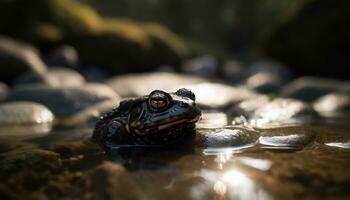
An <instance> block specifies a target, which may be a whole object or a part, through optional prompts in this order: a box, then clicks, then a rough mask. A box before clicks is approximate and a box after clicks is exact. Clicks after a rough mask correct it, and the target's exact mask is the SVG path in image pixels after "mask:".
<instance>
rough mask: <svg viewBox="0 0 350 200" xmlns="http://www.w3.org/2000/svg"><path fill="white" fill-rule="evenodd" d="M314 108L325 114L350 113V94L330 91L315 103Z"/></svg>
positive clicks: (339, 114) (338, 114)
mask: <svg viewBox="0 0 350 200" xmlns="http://www.w3.org/2000/svg"><path fill="white" fill-rule="evenodd" d="M313 107H314V109H315V110H316V111H317V112H318V113H320V114H321V115H324V116H341V115H350V94H345V93H330V94H327V95H325V96H322V97H320V98H318V99H316V101H315V102H314V103H313Z"/></svg>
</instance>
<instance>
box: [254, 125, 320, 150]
mask: <svg viewBox="0 0 350 200" xmlns="http://www.w3.org/2000/svg"><path fill="white" fill-rule="evenodd" d="M259 133H260V137H259V143H260V144H261V145H264V146H265V147H277V148H278V147H280V148H283V147H290V148H303V147H305V146H306V145H308V144H309V143H310V142H312V141H313V140H314V138H315V132H314V131H312V130H310V129H307V128H301V127H283V128H274V129H262V130H261V131H259Z"/></svg>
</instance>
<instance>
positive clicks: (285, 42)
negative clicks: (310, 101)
mask: <svg viewBox="0 0 350 200" xmlns="http://www.w3.org/2000/svg"><path fill="white" fill-rule="evenodd" d="M299 2H300V3H299V4H301V5H303V6H301V9H295V10H296V11H295V12H294V13H293V12H288V13H287V14H289V15H290V16H291V17H287V16H285V17H286V18H289V20H287V22H285V23H282V25H281V26H280V27H279V28H277V30H276V31H275V32H274V33H273V34H272V36H271V37H270V39H269V41H268V42H267V44H266V45H265V52H267V54H268V55H269V56H271V57H273V58H275V59H277V60H279V61H281V62H283V63H285V64H287V65H288V66H289V67H291V68H292V69H294V70H296V71H297V72H299V73H300V74H304V75H322V76H333V77H341V78H349V77H350V74H349V73H344V71H347V68H348V66H349V65H350V57H349V56H348V55H349V52H350V37H349V35H350V26H349V21H350V12H349V10H350V2H349V1H347V0H339V1H332V0H312V1H299ZM301 2H309V3H301ZM291 13H293V14H291Z"/></svg>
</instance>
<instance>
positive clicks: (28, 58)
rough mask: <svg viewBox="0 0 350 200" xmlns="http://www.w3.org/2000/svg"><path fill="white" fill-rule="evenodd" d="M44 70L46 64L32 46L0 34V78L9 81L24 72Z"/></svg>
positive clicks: (37, 72) (40, 71) (36, 72)
mask: <svg viewBox="0 0 350 200" xmlns="http://www.w3.org/2000/svg"><path fill="white" fill-rule="evenodd" d="M45 71H46V65H45V63H44V62H43V61H42V60H41V58H40V57H39V55H38V51H37V50H36V49H35V48H34V47H33V46H31V45H29V44H25V43H22V42H18V41H15V40H13V39H11V38H8V37H5V36H0V80H3V81H6V82H10V81H12V80H13V79H14V78H16V77H17V76H19V75H21V74H23V73H25V72H32V73H35V74H42V73H44V72H45Z"/></svg>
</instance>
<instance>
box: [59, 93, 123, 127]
mask: <svg viewBox="0 0 350 200" xmlns="http://www.w3.org/2000/svg"><path fill="white" fill-rule="evenodd" d="M119 102H120V100H119V99H113V100H107V101H103V102H100V103H97V104H95V105H92V106H90V107H88V108H86V109H84V110H82V111H80V112H78V113H77V114H75V115H73V116H70V117H66V118H62V119H59V120H58V122H57V123H58V124H60V125H62V126H66V127H73V126H87V127H94V126H95V125H96V122H97V121H98V119H99V117H100V116H101V115H103V114H104V113H107V112H109V111H111V110H112V109H113V108H115V107H117V106H118V105H119Z"/></svg>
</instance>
